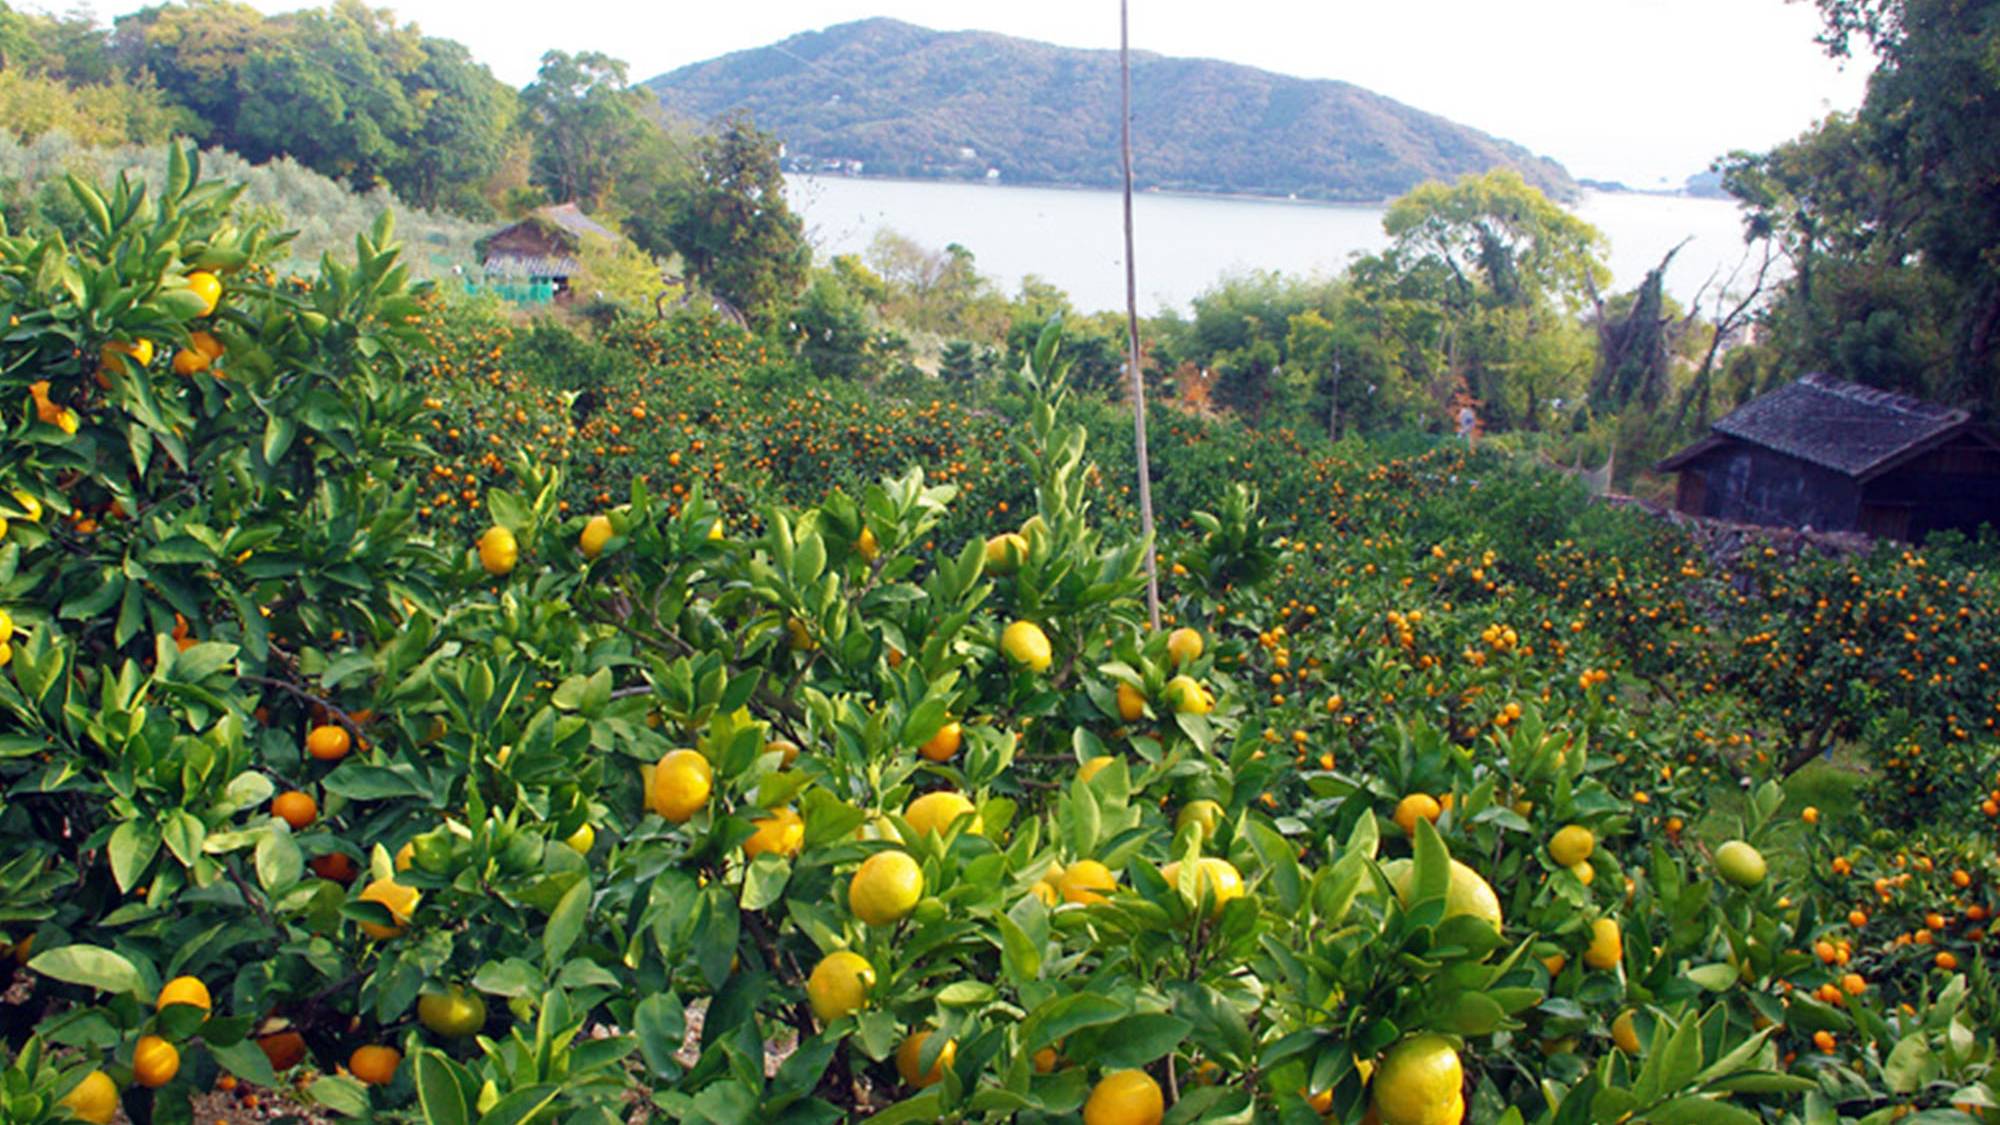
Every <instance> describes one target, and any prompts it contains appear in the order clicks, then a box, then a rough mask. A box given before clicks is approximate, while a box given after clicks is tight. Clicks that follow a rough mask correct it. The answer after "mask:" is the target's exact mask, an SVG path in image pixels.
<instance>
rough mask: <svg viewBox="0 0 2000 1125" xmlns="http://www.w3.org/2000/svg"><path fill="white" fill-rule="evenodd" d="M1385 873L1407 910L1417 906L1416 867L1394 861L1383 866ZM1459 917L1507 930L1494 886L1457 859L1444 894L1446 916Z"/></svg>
mask: <svg viewBox="0 0 2000 1125" xmlns="http://www.w3.org/2000/svg"><path fill="white" fill-rule="evenodd" d="M1382 873H1383V874H1384V875H1387V876H1388V877H1389V883H1390V885H1392V886H1394V887H1395V888H1396V897H1397V898H1398V899H1400V900H1401V901H1402V903H1403V906H1404V908H1405V909H1407V908H1409V907H1410V906H1412V905H1414V904H1413V902H1412V901H1411V897H1410V896H1411V895H1412V894H1414V893H1415V889H1416V884H1415V875H1416V867H1415V865H1413V864H1412V863H1411V862H1410V861H1409V860H1407V859H1392V860H1390V861H1389V862H1387V863H1385V864H1383V865H1382ZM1459 914H1470V915H1472V916H1473V917H1474V918H1482V919H1485V921H1486V923H1487V924H1488V925H1490V926H1492V927H1493V929H1494V930H1495V931H1499V930H1501V929H1504V928H1505V927H1504V926H1503V924H1502V919H1501V915H1500V896H1499V895H1496V894H1494V893H1493V885H1492V884H1491V883H1488V882H1487V881H1486V880H1485V879H1484V878H1483V877H1481V876H1480V874H1479V872H1477V871H1474V870H1473V869H1472V868H1470V867H1467V866H1466V865H1465V864H1463V863H1460V862H1459V861H1457V860H1455V859H1454V860H1452V861H1451V884H1450V886H1448V887H1447V888H1446V889H1445V894H1444V916H1445V917H1447V918H1450V917H1454V916H1456V915H1459Z"/></svg>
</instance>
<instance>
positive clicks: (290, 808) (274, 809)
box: [271, 789, 319, 831]
mask: <svg viewBox="0 0 2000 1125" xmlns="http://www.w3.org/2000/svg"><path fill="white" fill-rule="evenodd" d="M271 815H272V816H275V817H277V818H278V819H279V820H282V821H284V822H285V823H286V824H289V825H291V826H292V830H293V831H297V830H299V829H301V828H304V827H305V826H306V825H308V824H311V823H312V822H313V821H314V820H316V819H317V818H318V817H319V802H318V801H315V800H313V799H312V794H310V793H301V792H300V791H298V790H297V789H293V790H290V791H288V792H284V793H280V794H278V795H277V796H276V797H273V798H272V799H271Z"/></svg>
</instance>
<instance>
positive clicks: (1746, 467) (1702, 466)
mask: <svg viewBox="0 0 2000 1125" xmlns="http://www.w3.org/2000/svg"><path fill="white" fill-rule="evenodd" d="M1681 472H1682V473H1683V474H1684V478H1683V479H1685V474H1688V473H1699V474H1701V477H1702V481H1701V484H1700V486H1699V487H1698V488H1696V487H1690V486H1689V485H1687V484H1686V483H1683V485H1682V486H1681V492H1680V495H1681V496H1682V497H1683V498H1684V499H1685V500H1688V501H1694V500H1696V498H1697V497H1698V498H1699V501H1698V502H1699V504H1700V507H1701V510H1700V511H1694V512H1689V513H1688V514H1689V515H1698V516H1707V517H1709V518H1711V519H1722V520H1732V521H1735V522H1737V523H1757V524H1767V525H1770V526H1774V527H1811V528H1812V529H1814V530H1815V531H1855V530H1859V521H1860V514H1861V489H1860V486H1859V485H1857V484H1856V483H1855V481H1854V480H1853V478H1851V477H1846V476H1842V475H1841V474H1839V473H1836V472H1833V471H1832V470H1830V469H1823V468H1820V467H1819V466H1818V465H1814V464H1810V463H1808V462H1805V461H1801V460H1799V459H1798V458H1796V457H1787V456H1785V455H1784V454H1782V453H1777V452H1773V451H1772V450H1769V449H1762V448H1759V447H1757V446H1754V445H1748V444H1745V443H1742V442H1730V443H1728V444H1725V445H1723V446H1721V447H1719V448H1717V449H1715V450H1712V451H1710V452H1709V453H1706V454H1704V455H1702V456H1701V457H1699V458H1697V459H1695V460H1694V461H1693V462H1691V463H1690V464H1688V465H1686V466H1685V467H1683V468H1682V470H1681Z"/></svg>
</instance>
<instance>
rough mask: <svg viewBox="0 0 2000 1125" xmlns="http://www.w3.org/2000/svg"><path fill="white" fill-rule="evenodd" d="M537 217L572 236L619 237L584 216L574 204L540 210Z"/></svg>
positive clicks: (556, 205)
mask: <svg viewBox="0 0 2000 1125" xmlns="http://www.w3.org/2000/svg"><path fill="white" fill-rule="evenodd" d="M535 217H536V218H539V219H546V220H548V221H549V222H551V223H554V224H555V225H557V226H559V227H561V228H563V229H564V230H566V231H568V232H570V233H571V234H577V235H583V234H595V235H599V236H601V237H604V238H610V239H616V238H617V237H618V236H617V235H616V234H614V233H612V232H611V231H610V230H608V229H606V228H605V227H604V226H602V225H601V224H599V223H597V222H596V221H595V220H593V219H592V218H591V217H590V216H588V215H586V214H584V213H583V210H582V208H580V207H578V206H577V205H576V204H574V203H558V204H555V205H553V206H550V207H543V208H540V209H538V210H537V211H536V212H535Z"/></svg>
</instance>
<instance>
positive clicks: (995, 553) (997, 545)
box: [986, 531, 1028, 574]
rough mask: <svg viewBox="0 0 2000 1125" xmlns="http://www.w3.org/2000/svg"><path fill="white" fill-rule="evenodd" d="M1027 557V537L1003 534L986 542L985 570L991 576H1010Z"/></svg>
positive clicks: (1009, 533) (1016, 534) (1016, 533)
mask: <svg viewBox="0 0 2000 1125" xmlns="http://www.w3.org/2000/svg"><path fill="white" fill-rule="evenodd" d="M1027 557H1028V540H1027V537H1025V536H1023V535H1021V534H1020V533H1018V532H1013V531H1009V532H1004V533H1002V534H1000V535H995V536H994V537H993V538H991V539H988V540H987V541H986V569H987V572H988V573H991V574H1012V573H1014V572H1015V571H1016V570H1019V569H1020V567H1021V563H1022V561H1023V560H1025V559H1026V558H1027Z"/></svg>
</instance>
